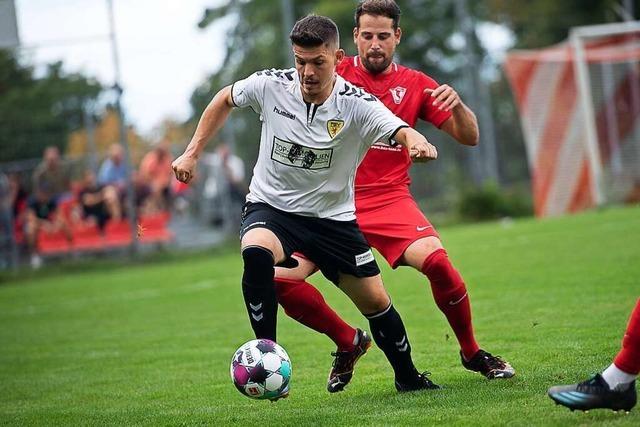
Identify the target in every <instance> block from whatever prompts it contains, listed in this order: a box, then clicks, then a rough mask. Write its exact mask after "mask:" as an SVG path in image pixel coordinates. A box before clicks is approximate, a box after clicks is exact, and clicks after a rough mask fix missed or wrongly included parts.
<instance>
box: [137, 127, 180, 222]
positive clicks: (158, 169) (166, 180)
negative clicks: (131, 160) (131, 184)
mask: <svg viewBox="0 0 640 427" xmlns="http://www.w3.org/2000/svg"><path fill="white" fill-rule="evenodd" d="M171 160H172V159H171V155H170V153H169V141H168V140H166V139H165V140H163V141H162V142H160V143H159V144H158V145H157V146H156V147H155V148H154V149H153V150H151V151H149V152H148V153H147V154H146V155H145V156H144V158H143V159H142V162H140V168H139V174H140V179H141V180H142V182H144V183H145V184H146V185H147V186H148V187H149V190H150V192H151V193H150V195H149V198H148V199H147V203H146V205H147V210H148V211H160V210H166V209H167V208H168V207H169V204H170V184H171V180H172V178H173V172H172V170H171Z"/></svg>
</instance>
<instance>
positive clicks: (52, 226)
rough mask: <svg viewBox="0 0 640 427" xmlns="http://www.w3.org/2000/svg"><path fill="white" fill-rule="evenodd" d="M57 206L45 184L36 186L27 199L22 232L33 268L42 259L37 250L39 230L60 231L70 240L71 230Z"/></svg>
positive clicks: (37, 265)
mask: <svg viewBox="0 0 640 427" xmlns="http://www.w3.org/2000/svg"><path fill="white" fill-rule="evenodd" d="M57 206H58V200H57V199H56V198H55V197H53V192H52V191H51V190H50V189H49V188H48V187H47V186H46V185H42V186H40V187H37V188H36V189H35V194H34V195H33V196H31V197H30V198H29V200H28V203H27V214H26V222H25V230H24V233H25V238H26V241H27V245H28V248H29V251H30V253H31V266H32V267H33V268H39V267H40V266H41V265H42V259H41V258H40V256H39V255H38V252H37V250H38V245H37V243H38V232H39V231H40V230H43V231H45V232H47V233H56V232H59V231H62V232H63V233H64V235H65V237H66V238H67V240H68V241H69V242H71V240H72V236H71V230H70V229H69V226H68V224H67V221H66V220H65V218H64V215H63V213H62V212H60V211H59V210H58V209H57Z"/></svg>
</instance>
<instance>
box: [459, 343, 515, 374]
mask: <svg viewBox="0 0 640 427" xmlns="http://www.w3.org/2000/svg"><path fill="white" fill-rule="evenodd" d="M460 360H461V361H462V366H464V367H465V368H467V369H468V370H470V371H474V372H479V373H480V374H482V375H484V376H485V377H487V378H488V379H490V380H493V379H496V378H511V377H512V376H514V375H515V374H516V370H515V369H513V367H512V366H511V365H510V364H509V363H508V362H506V361H505V360H502V358H501V357H500V356H494V355H492V354H491V353H488V352H486V351H484V350H478V351H477V352H476V354H475V355H474V356H473V357H472V358H471V360H469V361H466V360H464V357H463V356H462V352H460Z"/></svg>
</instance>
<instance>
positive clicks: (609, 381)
mask: <svg viewBox="0 0 640 427" xmlns="http://www.w3.org/2000/svg"><path fill="white" fill-rule="evenodd" d="M638 374H640V299H639V300H637V301H636V306H635V308H634V309H633V311H632V312H631V317H630V318H629V324H628V325H627V330H626V332H625V334H624V338H623V339H622V348H621V349H620V351H619V352H618V354H617V355H616V357H615V358H614V359H613V363H612V364H611V365H609V367H608V368H607V369H605V370H604V371H603V372H602V374H596V375H594V376H593V377H591V378H589V379H588V380H586V381H583V382H581V383H578V384H571V385H564V386H562V385H561V386H554V387H551V388H550V389H549V391H548V392H547V394H548V395H549V397H550V398H551V399H553V401H554V402H556V403H557V404H558V405H563V406H566V407H567V408H569V409H571V410H572V411H573V410H575V409H580V410H583V411H588V410H589V409H597V408H604V409H612V410H614V411H626V412H629V411H630V410H631V408H633V407H634V406H636V403H637V401H638V395H637V392H636V378H637V377H638Z"/></svg>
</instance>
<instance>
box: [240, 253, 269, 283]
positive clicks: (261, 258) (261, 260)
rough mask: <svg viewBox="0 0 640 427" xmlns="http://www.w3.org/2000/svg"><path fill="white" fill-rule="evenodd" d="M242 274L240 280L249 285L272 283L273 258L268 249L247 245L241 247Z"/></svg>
mask: <svg viewBox="0 0 640 427" xmlns="http://www.w3.org/2000/svg"><path fill="white" fill-rule="evenodd" d="M242 259H243V261H244V274H243V276H242V282H243V284H244V285H246V286H249V287H260V286H265V285H266V284H268V283H273V266H274V259H273V254H272V253H271V251H270V250H268V249H265V248H263V247H261V246H247V247H245V248H244V249H242Z"/></svg>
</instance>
